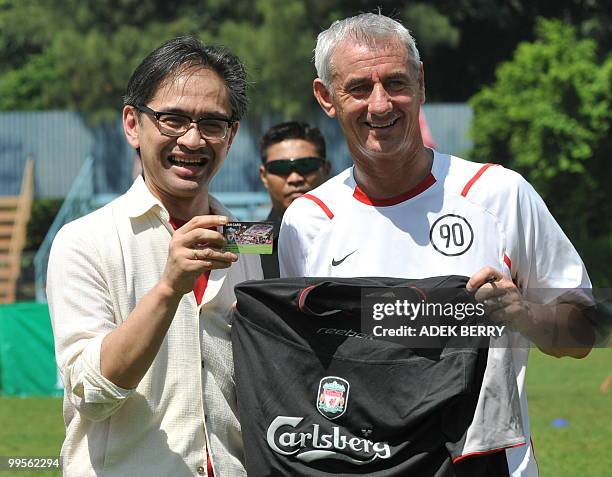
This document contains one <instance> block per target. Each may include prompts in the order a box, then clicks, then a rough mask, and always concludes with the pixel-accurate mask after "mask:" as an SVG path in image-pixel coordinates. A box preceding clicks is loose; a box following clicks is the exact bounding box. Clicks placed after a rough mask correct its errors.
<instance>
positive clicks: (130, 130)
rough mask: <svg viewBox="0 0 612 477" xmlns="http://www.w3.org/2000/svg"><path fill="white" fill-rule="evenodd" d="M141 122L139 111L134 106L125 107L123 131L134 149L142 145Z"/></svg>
mask: <svg viewBox="0 0 612 477" xmlns="http://www.w3.org/2000/svg"><path fill="white" fill-rule="evenodd" d="M139 128H140V123H139V121H138V112H137V111H136V108H134V106H124V107H123V132H124V133H125V138H126V139H127V142H128V144H129V145H130V146H132V147H133V148H134V149H138V148H139V147H140V138H139Z"/></svg>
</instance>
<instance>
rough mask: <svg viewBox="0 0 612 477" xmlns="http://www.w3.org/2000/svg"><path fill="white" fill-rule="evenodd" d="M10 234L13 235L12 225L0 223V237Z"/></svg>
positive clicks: (9, 235)
mask: <svg viewBox="0 0 612 477" xmlns="http://www.w3.org/2000/svg"><path fill="white" fill-rule="evenodd" d="M12 236H13V225H11V224H0V237H12Z"/></svg>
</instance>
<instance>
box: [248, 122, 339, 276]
mask: <svg viewBox="0 0 612 477" xmlns="http://www.w3.org/2000/svg"><path fill="white" fill-rule="evenodd" d="M259 152H260V155H261V162H262V165H261V166H259V177H260V178H261V181H262V182H263V184H264V186H265V187H266V189H268V193H269V194H270V199H271V200H272V210H271V211H270V214H269V215H268V220H270V221H272V222H274V253H273V254H272V255H262V256H261V266H262V268H263V272H264V277H265V278H277V277H278V276H279V269H278V256H277V247H278V232H279V228H280V223H281V220H282V218H283V214H284V213H285V210H287V207H289V205H290V204H291V203H292V202H293V201H294V200H295V199H297V198H298V197H301V196H302V195H304V194H305V193H307V192H309V191H310V190H312V189H314V188H315V187H317V186H319V185H320V184H322V183H323V182H325V181H326V180H327V177H328V175H329V170H330V163H329V162H328V161H327V160H326V159H325V138H324V137H323V134H321V131H320V130H319V129H318V128H317V127H315V126H311V125H309V124H307V123H304V122H298V121H289V122H285V123H281V124H277V125H276V126H272V127H271V128H270V129H268V131H267V132H266V133H265V134H264V135H263V137H262V138H261V141H260V145H259Z"/></svg>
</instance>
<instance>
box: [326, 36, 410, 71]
mask: <svg viewBox="0 0 612 477" xmlns="http://www.w3.org/2000/svg"><path fill="white" fill-rule="evenodd" d="M387 62H393V63H395V64H397V65H399V66H400V67H404V68H406V69H408V70H409V71H410V73H411V74H415V73H416V74H418V68H415V67H414V61H413V59H412V58H411V55H410V53H409V52H408V49H407V48H406V45H404V43H402V41H401V40H399V39H398V38H397V37H394V36H386V37H373V38H372V37H360V36H356V35H348V36H347V37H346V38H344V39H343V40H341V41H340V42H339V43H338V45H337V46H336V48H335V49H334V51H333V53H332V55H331V58H330V71H331V76H332V79H334V80H335V79H337V78H338V76H340V75H342V76H344V75H346V74H347V73H350V72H351V71H352V70H354V69H357V68H360V67H364V66H376V65H378V64H383V63H387Z"/></svg>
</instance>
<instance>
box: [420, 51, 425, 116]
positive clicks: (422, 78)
mask: <svg viewBox="0 0 612 477" xmlns="http://www.w3.org/2000/svg"><path fill="white" fill-rule="evenodd" d="M419 63H420V66H419V93H420V95H421V105H423V104H425V69H424V68H423V62H422V61H420V62H419Z"/></svg>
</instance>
